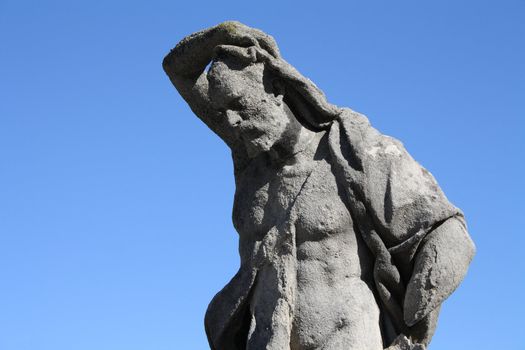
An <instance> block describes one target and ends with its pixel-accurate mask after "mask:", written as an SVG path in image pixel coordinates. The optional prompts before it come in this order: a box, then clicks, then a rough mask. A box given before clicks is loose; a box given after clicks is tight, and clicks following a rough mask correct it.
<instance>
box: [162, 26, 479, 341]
mask: <svg viewBox="0 0 525 350" xmlns="http://www.w3.org/2000/svg"><path fill="white" fill-rule="evenodd" d="M210 62H211V66H210V68H209V70H206V66H207V65H208V64H209V63H210ZM163 67H164V70H165V71H166V73H167V74H168V76H169V77H170V79H171V81H172V83H173V84H174V85H175V87H176V88H177V90H178V91H179V93H180V94H181V95H182V97H183V98H184V99H185V100H186V101H187V103H188V104H189V106H190V107H191V109H192V110H193V112H194V113H195V114H196V115H197V116H198V117H199V118H200V119H201V120H202V121H203V122H204V123H206V124H207V125H208V126H209V127H210V129H211V130H213V131H214V132H215V133H217V134H218V135H219V136H220V137H221V138H222V139H223V140H224V142H226V144H227V145H228V146H229V147H230V148H231V150H232V156H233V162H234V171H235V183H236V191H235V200H234V207H233V222H234V226H235V228H236V230H237V231H238V233H239V252H240V256H241V266H240V268H239V271H238V272H237V274H236V275H235V276H234V277H233V278H232V280H231V281H230V282H229V283H228V284H227V285H226V286H225V287H224V288H223V289H222V290H221V291H220V292H219V293H218V294H217V295H216V296H215V297H214V298H213V300H212V301H211V303H210V305H209V307H208V311H207V313H206V318H205V326H206V333H207V336H208V340H209V343H210V347H211V349H213V350H240V349H250V350H262V349H268V350H287V349H289V350H313V349H324V350H338V349H345V350H381V349H390V350H394V349H397V350H405V349H424V348H425V346H426V345H427V344H428V343H429V342H430V339H431V337H432V335H433V332H434V330H435V327H436V322H437V317H438V313H439V309H440V306H441V304H442V303H443V301H444V300H445V299H446V298H447V297H448V296H449V295H450V294H451V293H452V292H453V291H454V290H455V289H456V288H457V286H458V285H459V283H460V282H461V280H462V279H463V277H464V276H465V274H466V272H467V268H468V265H469V263H470V261H471V259H472V257H473V255H474V252H475V248H474V244H473V242H472V240H471V239H470V237H469V235H468V233H467V230H466V225H465V221H464V217H463V214H462V213H461V211H460V210H459V209H457V208H456V207H454V206H453V205H452V204H451V203H450V202H449V201H448V200H447V198H446V197H445V195H444V194H443V192H442V191H441V189H440V188H439V186H438V185H437V183H436V181H435V180H434V178H433V176H432V175H431V174H430V173H429V172H428V171H427V170H425V169H424V168H423V167H421V166H420V165H419V164H418V163H417V162H416V161H414V159H413V158H412V157H411V156H410V155H409V154H408V153H407V152H406V150H405V149H404V147H403V145H402V144H401V142H399V141H398V140H396V139H394V138H392V137H389V136H385V135H383V134H381V133H380V132H378V131H377V130H376V129H374V128H373V127H372V126H371V125H370V124H369V122H368V120H367V118H366V117H365V116H363V115H361V114H359V113H356V112H354V111H352V110H350V109H348V108H339V107H337V106H334V105H332V104H330V103H328V102H327V100H326V98H325V96H324V94H323V93H322V92H321V90H319V89H318V88H317V87H316V86H315V84H314V83H312V82H311V81H310V80H308V79H307V78H305V77H304V76H303V75H301V74H300V73H299V72H298V71H297V70H295V69H294V68H293V67H292V66H291V65H290V64H288V63H287V62H286V61H284V60H283V59H282V57H281V55H280V53H279V50H278V48H277V45H276V43H275V41H274V39H273V38H272V37H271V36H269V35H267V34H265V33H263V32H261V31H260V30H257V29H253V28H250V27H247V26H245V25H243V24H241V23H239V22H225V23H222V24H220V25H218V26H215V27H212V28H209V29H206V30H203V31H200V32H198V33H195V34H192V35H190V36H188V37H186V38H184V39H183V40H182V41H181V42H180V43H179V44H177V46H176V47H175V48H174V49H173V50H172V51H171V52H170V53H169V54H168V55H167V56H166V57H165V59H164V62H163Z"/></svg>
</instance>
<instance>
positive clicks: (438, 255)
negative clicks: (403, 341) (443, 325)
mask: <svg viewBox="0 0 525 350" xmlns="http://www.w3.org/2000/svg"><path fill="white" fill-rule="evenodd" d="M475 249H476V248H475V246H474V243H473V242H472V240H471V238H470V236H469V235H468V233H467V230H466V228H465V224H464V222H463V220H462V218H461V217H453V218H450V219H448V220H446V221H445V222H443V223H442V224H441V225H439V226H438V227H437V228H435V229H434V230H433V231H432V232H430V233H429V234H428V236H427V237H426V238H425V240H424V241H423V243H422V246H421V247H420V248H419V249H418V253H417V255H416V257H415V263H414V269H413V273H412V277H411V278H410V281H409V283H408V285H407V291H406V295H405V300H404V318H405V322H406V323H407V325H408V326H413V325H414V324H416V323H417V322H419V321H420V320H422V319H423V318H424V317H425V316H426V315H428V314H429V313H430V312H431V311H432V310H434V309H436V308H437V307H439V305H440V304H441V303H442V302H443V301H444V300H445V299H446V298H447V297H448V296H449V295H450V294H452V292H453V291H454V290H455V289H456V288H457V287H458V285H459V283H460V282H461V281H462V280H463V277H464V276H465V274H466V272H467V269H468V266H469V264H470V262H471V260H472V258H473V256H474V253H475Z"/></svg>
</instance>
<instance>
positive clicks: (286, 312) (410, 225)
mask: <svg viewBox="0 0 525 350" xmlns="http://www.w3.org/2000/svg"><path fill="white" fill-rule="evenodd" d="M327 132H328V142H329V148H330V154H331V159H330V162H331V165H332V171H333V172H334V174H335V176H336V179H337V181H338V183H339V184H340V186H341V188H344V190H345V195H346V196H347V202H348V210H349V211H350V213H351V215H352V218H353V221H354V223H355V224H356V226H357V229H358V231H359V233H357V234H360V235H361V236H362V238H363V240H364V241H365V243H366V245H367V246H368V248H369V250H370V251H371V253H372V255H373V256H374V257H375V260H374V269H373V271H374V275H373V279H374V284H375V286H374V287H375V288H374V289H375V290H374V292H375V294H376V296H377V299H378V303H379V308H380V310H381V331H382V334H383V342H384V345H385V347H387V346H388V345H389V344H390V343H391V342H392V341H393V340H394V339H395V338H396V337H397V336H398V335H400V334H404V335H407V336H413V337H414V338H416V339H423V338H425V337H427V336H429V335H430V336H431V334H432V333H433V332H434V329H435V323H436V322H435V321H436V318H437V310H435V312H430V313H429V314H428V315H426V316H425V317H424V318H423V319H422V320H421V321H419V322H418V323H416V324H415V325H414V326H412V327H408V326H407V325H406V323H405V321H404V317H403V303H404V298H405V294H406V290H405V286H406V285H407V283H408V281H409V280H410V277H411V276H412V268H413V263H414V258H415V256H416V255H417V250H418V246H419V245H420V243H421V242H422V241H423V240H424V239H425V237H426V236H427V235H428V234H429V233H430V232H432V230H434V229H435V228H436V227H438V226H439V225H440V224H441V223H443V222H444V221H446V220H447V219H449V218H452V217H456V218H457V219H459V220H460V221H461V222H462V223H463V222H464V221H463V215H462V213H461V212H460V210H459V209H457V208H456V207H454V206H453V205H452V204H451V203H450V202H449V201H448V200H447V198H446V197H445V195H444V194H443V192H442V191H441V190H440V188H439V187H438V185H437V183H436V181H435V180H434V178H433V176H432V175H431V174H430V173H429V172H428V171H427V170H425V169H424V168H423V167H421V166H420V165H419V164H418V163H417V162H416V161H415V160H414V159H413V158H412V157H411V156H410V155H409V154H408V153H407V152H406V150H405V149H404V147H403V145H402V144H401V143H400V142H399V141H398V140H396V139H394V138H391V137H388V136H385V135H382V134H381V133H379V132H378V131H377V130H376V129H374V128H373V127H372V126H371V125H370V124H369V122H368V120H367V118H366V117H365V116H363V115H361V114H359V113H356V112H354V111H352V110H350V109H342V110H341V112H340V113H339V114H338V115H337V116H336V117H335V118H334V119H333V120H332V121H331V122H330V125H329V126H328V127H327ZM290 222H291V221H290ZM286 225H287V223H283V227H281V228H275V230H272V231H271V232H269V233H268V234H267V235H266V236H265V238H264V239H263V240H262V241H256V242H246V241H243V239H242V237H241V241H240V252H241V267H240V269H239V271H238V272H237V274H236V275H235V276H234V277H233V279H232V280H231V281H230V282H229V283H228V284H227V285H226V286H225V287H224V288H223V289H222V290H221V291H220V292H219V293H218V294H217V295H216V296H215V297H214V298H213V300H212V301H211V303H210V305H209V307H208V310H207V313H206V319H205V326H206V333H207V336H208V340H209V343H210V346H211V349H212V350H244V349H245V348H246V344H247V339H248V337H249V336H250V334H252V333H253V332H254V330H253V327H252V326H253V325H252V324H251V323H252V321H251V316H250V312H249V311H250V310H249V309H250V300H251V298H253V293H254V286H255V285H256V283H257V278H258V275H260V274H268V273H273V274H274V275H275V276H277V277H276V278H279V279H280V280H281V281H284V283H283V284H282V285H281V286H280V288H282V290H279V291H278V293H277V295H278V300H274V302H273V305H274V311H273V315H272V317H271V320H269V321H268V322H270V323H271V324H268V326H269V327H270V328H271V330H270V331H269V332H271V334H268V346H267V347H266V349H271V350H277V349H279V350H283V349H286V347H283V344H277V343H275V344H272V341H274V340H275V339H279V342H280V343H281V342H283V339H284V340H286V339H289V333H290V327H291V323H292V321H291V320H289V322H286V319H287V317H288V318H291V317H293V316H292V315H291V310H292V308H293V303H294V298H295V293H296V291H295V289H294V286H295V276H296V270H295V269H296V265H295V264H296V261H295V250H296V249H295V248H296V247H295V237H294V231H293V227H287V226H286ZM286 334H288V338H286ZM272 339H273V340H272ZM287 344H289V343H287ZM284 346H286V345H284Z"/></svg>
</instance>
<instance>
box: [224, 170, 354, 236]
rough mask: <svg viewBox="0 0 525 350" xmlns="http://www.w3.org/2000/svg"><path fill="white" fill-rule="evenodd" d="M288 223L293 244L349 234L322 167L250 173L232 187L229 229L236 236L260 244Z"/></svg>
mask: <svg viewBox="0 0 525 350" xmlns="http://www.w3.org/2000/svg"><path fill="white" fill-rule="evenodd" d="M290 220H293V223H291V224H293V225H295V229H296V235H297V236H296V240H297V244H300V243H302V242H304V241H318V240H322V239H324V238H327V237H330V236H332V235H334V234H337V233H341V232H344V231H348V230H349V229H350V230H351V228H352V220H351V217H350V214H349V211H348V209H347V207H346V205H345V203H344V202H343V199H342V198H341V195H340V191H339V189H338V186H337V182H336V179H335V176H334V174H333V173H332V171H331V168H330V164H329V163H328V162H327V161H325V160H319V161H313V162H311V163H308V164H306V165H305V164H302V165H297V166H294V167H290V168H283V169H281V170H280V171H276V172H273V173H272V172H270V171H265V170H264V169H261V168H257V167H254V169H251V171H250V172H249V173H248V174H246V175H245V177H244V178H243V181H240V183H239V184H238V188H237V191H236V195H235V202H234V208H233V223H234V225H235V228H236V229H237V231H238V232H239V234H240V235H241V236H243V237H246V238H251V239H255V240H260V239H262V237H264V235H265V234H266V233H267V232H268V231H269V230H270V229H271V228H272V227H278V226H281V225H282V224H284V223H287V222H288V223H289V221H290ZM289 224H290V223H289Z"/></svg>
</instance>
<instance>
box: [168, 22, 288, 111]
mask: <svg viewBox="0 0 525 350" xmlns="http://www.w3.org/2000/svg"><path fill="white" fill-rule="evenodd" d="M222 45H232V46H240V47H250V46H256V47H260V48H263V49H264V50H266V51H267V52H269V53H270V54H271V55H278V49H277V45H276V44H275V42H274V40H273V38H271V37H270V36H269V35H267V34H265V33H263V32H262V31H260V30H257V29H253V28H250V27H247V26H245V25H243V24H241V23H239V22H235V21H228V22H223V23H221V24H219V25H217V26H214V27H211V28H209V29H205V30H202V31H200V32H197V33H194V34H191V35H189V36H187V37H185V38H184V39H182V40H181V41H180V42H179V43H178V44H177V46H175V48H173V49H172V50H171V51H170V53H169V54H168V55H167V56H166V57H165V58H164V60H163V62H162V66H163V68H164V71H165V72H166V74H167V75H168V76H169V78H170V80H171V82H172V83H173V85H174V86H175V87H176V88H177V90H178V91H179V93H180V94H181V96H182V97H183V98H184V99H185V100H186V102H188V104H189V105H190V107H191V108H192V110H193V111H194V112H195V113H196V114H197V115H198V116H199V117H201V118H204V119H207V118H206V114H207V112H209V111H208V110H209V109H210V108H211V106H210V100H209V97H208V80H207V78H206V72H205V69H206V66H207V65H208V64H209V63H210V61H211V60H212V59H213V57H214V55H215V51H216V48H217V47H219V46H222Z"/></svg>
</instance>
